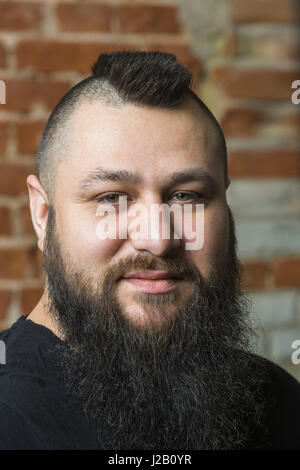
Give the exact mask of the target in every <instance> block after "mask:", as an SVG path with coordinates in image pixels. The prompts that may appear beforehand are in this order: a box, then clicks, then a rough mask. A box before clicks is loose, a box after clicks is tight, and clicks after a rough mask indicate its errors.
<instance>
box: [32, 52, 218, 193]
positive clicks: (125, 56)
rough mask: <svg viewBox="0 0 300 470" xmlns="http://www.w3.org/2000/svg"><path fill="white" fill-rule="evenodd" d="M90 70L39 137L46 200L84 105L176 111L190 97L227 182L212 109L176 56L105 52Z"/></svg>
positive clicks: (39, 152)
mask: <svg viewBox="0 0 300 470" xmlns="http://www.w3.org/2000/svg"><path fill="white" fill-rule="evenodd" d="M91 70H92V75H90V76H89V77H87V78H85V79H84V80H82V81H81V82H79V83H77V84H76V85H75V86H73V88H71V89H70V90H69V91H68V92H67V93H66V94H65V95H64V96H63V97H62V99H61V100H60V101H59V102H58V104H57V105H56V106H55V108H54V110H53V111H52V113H51V115H50V117H49V119H48V121H47V124H46V127H45V129H44V132H43V135H42V139H41V142H40V146H39V149H38V153H37V158H36V162H37V169H38V176H39V178H40V180H41V182H42V185H43V187H44V189H45V190H46V192H47V193H48V196H49V197H50V199H51V197H52V195H53V193H54V186H55V179H56V168H57V164H58V162H59V161H60V160H61V159H63V158H67V155H68V146H69V145H68V143H69V142H70V140H69V137H70V132H69V131H70V129H69V127H70V126H68V123H69V121H70V118H71V116H72V114H73V112H74V110H75V109H76V108H77V107H78V106H79V105H80V104H81V103H82V102H95V101H101V102H103V103H105V104H107V105H110V106H114V107H120V106H123V105H125V104H126V103H131V104H135V105H137V106H150V107H161V108H175V107H179V106H180V105H181V104H182V102H183V101H184V99H185V98H186V97H187V96H190V97H192V98H193V99H194V100H196V101H197V103H198V105H199V107H200V108H201V109H202V111H204V112H205V113H206V115H207V116H208V118H209V119H210V120H211V121H213V123H214V125H215V127H216V130H217V134H218V138H219V139H220V143H221V146H222V148H223V153H224V155H223V160H224V164H225V177H227V156H226V144H225V139H224V136H223V132H222V130H221V128H220V126H219V124H218V122H217V121H216V119H215V118H214V116H213V114H212V113H211V112H210V110H209V109H208V108H207V107H206V105H205V104H204V103H203V101H201V100H200V98H199V97H198V96H197V95H196V94H195V93H194V92H193V91H192V90H191V88H190V87H191V84H192V75H191V73H190V72H189V71H188V70H187V69H186V68H185V67H184V66H183V65H181V64H180V63H179V62H178V61H177V59H176V56H175V55H174V54H171V53H166V52H161V51H149V52H146V51H130V50H123V51H117V52H112V53H106V54H101V55H100V56H99V57H98V60H97V61H96V62H95V64H94V65H93V66H92V68H91Z"/></svg>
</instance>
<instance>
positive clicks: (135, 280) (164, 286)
mask: <svg viewBox="0 0 300 470" xmlns="http://www.w3.org/2000/svg"><path fill="white" fill-rule="evenodd" d="M121 280H124V281H125V282H127V283H129V284H131V285H133V286H135V287H136V288H138V290H140V291H142V292H147V293H152V294H161V293H166V292H170V291H172V290H174V289H176V287H177V286H178V283H179V282H180V281H182V280H183V277H182V276H180V275H178V274H175V273H171V272H169V271H150V270H146V271H136V272H131V273H128V274H125V275H124V276H122V278H121Z"/></svg>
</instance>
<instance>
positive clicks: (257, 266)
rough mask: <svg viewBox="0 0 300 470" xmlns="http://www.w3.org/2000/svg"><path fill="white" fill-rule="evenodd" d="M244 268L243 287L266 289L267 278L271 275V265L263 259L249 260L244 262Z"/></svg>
mask: <svg viewBox="0 0 300 470" xmlns="http://www.w3.org/2000/svg"><path fill="white" fill-rule="evenodd" d="M243 268H244V271H243V276H242V281H243V282H242V283H243V288H245V289H246V290H260V289H264V287H265V285H266V279H267V278H268V276H269V275H270V267H269V265H268V264H267V263H265V262H262V261H261V262H260V261H253V262H251V261H247V262H244V264H243Z"/></svg>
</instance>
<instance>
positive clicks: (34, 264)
mask: <svg viewBox="0 0 300 470" xmlns="http://www.w3.org/2000/svg"><path fill="white" fill-rule="evenodd" d="M38 251H39V250H38V249H37V248H36V247H31V248H0V278H1V279H25V278H26V279H28V278H38V277H39V276H40V260H39V253H38Z"/></svg>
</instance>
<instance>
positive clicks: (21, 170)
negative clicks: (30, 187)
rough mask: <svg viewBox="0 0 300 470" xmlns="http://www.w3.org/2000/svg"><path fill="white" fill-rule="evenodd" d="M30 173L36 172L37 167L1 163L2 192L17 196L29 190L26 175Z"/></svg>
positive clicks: (0, 183)
mask: <svg viewBox="0 0 300 470" xmlns="http://www.w3.org/2000/svg"><path fill="white" fill-rule="evenodd" d="M29 174H36V169H35V167H30V166H28V165H19V164H18V165H16V164H9V163H0V194H1V195H7V196H17V195H18V194H20V193H23V192H27V185H26V177H27V176H28V175H29Z"/></svg>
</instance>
